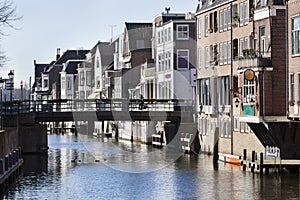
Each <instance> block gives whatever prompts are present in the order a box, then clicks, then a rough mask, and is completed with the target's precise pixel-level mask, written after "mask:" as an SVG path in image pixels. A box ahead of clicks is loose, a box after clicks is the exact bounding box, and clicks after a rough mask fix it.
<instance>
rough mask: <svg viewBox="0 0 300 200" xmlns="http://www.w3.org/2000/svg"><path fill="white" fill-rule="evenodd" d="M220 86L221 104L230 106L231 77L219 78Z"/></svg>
mask: <svg viewBox="0 0 300 200" xmlns="http://www.w3.org/2000/svg"><path fill="white" fill-rule="evenodd" d="M219 84H220V104H221V105H230V81H229V76H223V77H220V78H219Z"/></svg>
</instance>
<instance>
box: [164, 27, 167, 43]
mask: <svg viewBox="0 0 300 200" xmlns="http://www.w3.org/2000/svg"><path fill="white" fill-rule="evenodd" d="M164 37H165V42H166V41H168V29H165V34H164Z"/></svg>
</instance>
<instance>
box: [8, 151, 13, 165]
mask: <svg viewBox="0 0 300 200" xmlns="http://www.w3.org/2000/svg"><path fill="white" fill-rule="evenodd" d="M8 167H9V168H11V167H12V154H11V153H10V154H8Z"/></svg>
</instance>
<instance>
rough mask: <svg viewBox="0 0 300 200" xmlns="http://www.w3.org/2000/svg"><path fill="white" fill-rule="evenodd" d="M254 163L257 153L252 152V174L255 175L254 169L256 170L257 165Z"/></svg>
mask: <svg viewBox="0 0 300 200" xmlns="http://www.w3.org/2000/svg"><path fill="white" fill-rule="evenodd" d="M254 161H255V151H252V158H251V162H252V164H251V172H252V173H254V168H255V164H254Z"/></svg>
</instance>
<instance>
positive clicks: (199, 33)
mask: <svg viewBox="0 0 300 200" xmlns="http://www.w3.org/2000/svg"><path fill="white" fill-rule="evenodd" d="M198 38H201V18H198Z"/></svg>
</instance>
